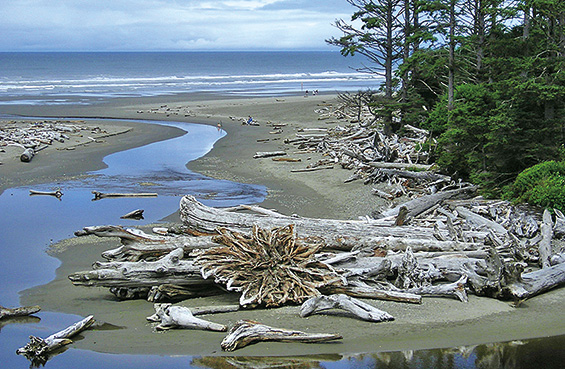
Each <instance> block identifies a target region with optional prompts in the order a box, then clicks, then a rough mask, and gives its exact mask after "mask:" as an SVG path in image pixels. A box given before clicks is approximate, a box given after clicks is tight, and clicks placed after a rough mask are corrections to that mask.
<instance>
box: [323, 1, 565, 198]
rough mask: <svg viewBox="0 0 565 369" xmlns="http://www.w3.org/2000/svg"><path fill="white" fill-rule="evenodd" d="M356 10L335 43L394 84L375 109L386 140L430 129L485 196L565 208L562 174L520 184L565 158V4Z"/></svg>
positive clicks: (360, 6)
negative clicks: (407, 130)
mask: <svg viewBox="0 0 565 369" xmlns="http://www.w3.org/2000/svg"><path fill="white" fill-rule="evenodd" d="M347 1H348V2H349V3H350V4H351V5H353V6H354V7H355V8H356V11H355V13H354V14H353V15H352V17H351V19H350V21H344V20H338V21H336V23H335V25H336V27H337V28H339V29H340V30H341V31H343V36H342V37H339V38H332V39H329V40H328V43H330V44H332V45H335V46H337V47H339V48H340V49H341V53H342V54H343V55H346V56H348V55H354V54H361V55H364V56H365V57H367V60H368V61H369V63H368V64H367V66H366V67H365V68H364V71H366V72H368V73H376V74H380V75H382V76H383V77H384V81H383V83H382V86H380V89H379V90H377V91H372V93H370V94H369V95H371V97H370V98H365V101H367V103H368V104H369V105H371V107H372V108H371V111H372V112H374V113H375V114H376V116H377V117H378V118H379V122H382V123H383V125H384V127H385V132H402V130H403V127H405V126H406V125H407V124H409V125H412V126H416V127H421V128H425V129H428V130H429V131H430V132H431V137H430V139H431V141H430V142H436V141H437V144H433V145H430V148H432V151H431V156H432V158H433V159H435V161H436V162H437V164H439V166H440V168H441V170H442V171H443V172H444V173H446V174H449V175H451V176H454V177H456V178H461V179H463V180H470V181H472V182H473V183H475V184H478V185H480V187H481V191H482V193H483V194H484V195H488V196H500V195H502V194H503V193H506V194H507V196H509V197H510V198H513V199H516V200H525V201H533V202H534V203H536V204H540V205H543V206H548V207H557V208H561V209H562V208H563V204H562V200H561V199H562V198H563V196H562V195H561V194H559V195H558V194H557V192H559V191H557V190H556V189H558V188H559V186H560V185H559V183H562V176H560V175H559V176H558V175H553V176H551V177H548V178H544V180H543V183H541V182H540V183H537V184H536V185H535V186H533V187H532V188H535V189H536V190H535V191H534V190H532V188H530V189H529V190H524V189H523V186H522V184H521V183H522V182H521V181H523V179H524V178H526V177H528V176H529V175H528V174H524V175H522V176H521V177H520V179H518V182H516V183H514V181H515V180H516V178H517V177H518V175H519V173H521V172H522V171H524V170H526V169H527V168H530V167H532V166H535V165H537V164H540V163H544V162H546V161H553V160H555V161H562V160H564V159H565V158H564V157H563V144H564V143H565V131H564V129H565V126H564V125H565V116H564V114H563V113H564V112H565V103H564V102H565V58H564V55H565V3H564V2H563V1H560V0H474V1H461V0H434V1H421V0H378V1H368V0H347ZM363 94H364V95H365V96H366V95H367V94H368V92H366V91H365V92H363ZM559 165H560V166H563V163H561V164H558V163H552V164H550V163H547V164H543V165H542V167H539V168H538V169H534V170H533V171H534V172H538V171H540V170H543V168H548V167H552V166H559ZM529 173H531V172H529ZM528 178H529V177H528ZM559 181H561V182H559ZM510 187H513V188H514V189H512V188H510ZM542 189H543V191H542V192H546V194H545V195H543V196H542V195H540V192H539V191H540V190H542ZM554 190H555V191H554ZM525 193H527V194H528V195H527V196H526V195H525ZM540 196H541V197H543V200H542V199H541V198H540Z"/></svg>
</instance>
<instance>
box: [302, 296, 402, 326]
mask: <svg viewBox="0 0 565 369" xmlns="http://www.w3.org/2000/svg"><path fill="white" fill-rule="evenodd" d="M328 309H343V310H346V311H348V312H350V313H352V314H353V315H355V316H356V317H358V318H359V319H362V320H366V321H369V322H376V323H378V322H384V321H389V320H394V317H393V316H392V315H390V314H389V313H387V312H385V311H382V310H379V309H377V308H376V307H374V306H372V305H369V304H367V303H365V302H363V301H359V300H357V299H353V298H351V297H349V296H346V295H343V294H338V295H330V296H316V297H312V298H310V299H309V300H307V301H305V302H304V303H303V304H302V306H301V307H300V316H301V317H303V318H304V317H307V316H310V315H312V314H316V313H318V312H320V311H323V310H328Z"/></svg>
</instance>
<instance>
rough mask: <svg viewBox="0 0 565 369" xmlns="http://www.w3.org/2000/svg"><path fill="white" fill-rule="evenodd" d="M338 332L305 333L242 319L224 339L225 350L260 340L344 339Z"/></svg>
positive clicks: (318, 340)
mask: <svg viewBox="0 0 565 369" xmlns="http://www.w3.org/2000/svg"><path fill="white" fill-rule="evenodd" d="M342 338H343V337H342V336H340V335H338V334H324V333H305V332H301V331H295V330H288V329H283V328H274V327H270V326H268V325H264V324H261V323H258V322H254V321H251V320H240V321H238V322H237V323H235V325H234V326H233V327H232V328H231V329H230V331H229V332H228V335H227V336H226V337H225V338H224V339H223V340H222V343H221V347H222V350H224V351H235V350H237V349H240V348H242V347H245V346H247V345H250V344H252V343H255V342H260V341H280V342H304V343H318V342H328V341H335V340H339V339H342Z"/></svg>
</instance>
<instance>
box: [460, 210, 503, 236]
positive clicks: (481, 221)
mask: <svg viewBox="0 0 565 369" xmlns="http://www.w3.org/2000/svg"><path fill="white" fill-rule="evenodd" d="M455 211H457V214H459V215H460V216H461V217H463V218H465V220H467V222H469V223H472V224H475V225H477V226H485V227H487V228H490V229H492V230H493V231H495V232H497V233H499V234H503V235H505V234H506V233H507V230H506V228H504V227H503V226H501V225H500V224H498V223H496V222H493V221H492V220H489V219H486V218H485V217H483V216H480V215H479V214H476V213H474V212H472V211H470V210H469V209H466V208H464V207H462V206H457V207H456V208H455Z"/></svg>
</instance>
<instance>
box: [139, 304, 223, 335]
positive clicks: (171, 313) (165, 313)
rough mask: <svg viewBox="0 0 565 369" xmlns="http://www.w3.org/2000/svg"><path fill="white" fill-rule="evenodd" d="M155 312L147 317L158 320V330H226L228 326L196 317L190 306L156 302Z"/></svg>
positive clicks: (154, 320) (152, 320) (150, 319)
mask: <svg viewBox="0 0 565 369" xmlns="http://www.w3.org/2000/svg"><path fill="white" fill-rule="evenodd" d="M154 308H155V314H153V315H151V316H149V317H147V320H149V321H151V322H158V323H159V324H158V325H157V326H156V327H155V329H157V330H167V329H171V328H189V329H202V330H209V331H217V332H225V331H227V330H228V327H227V326H225V325H223V324H218V323H214V322H209V321H207V320H204V319H200V318H196V317H195V316H194V315H193V314H192V312H191V311H190V309H189V308H187V307H184V306H173V305H171V304H155V305H154Z"/></svg>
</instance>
